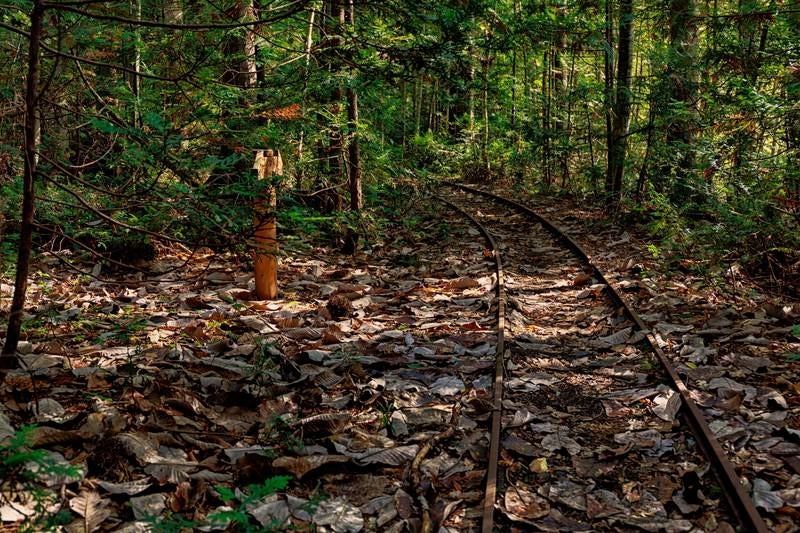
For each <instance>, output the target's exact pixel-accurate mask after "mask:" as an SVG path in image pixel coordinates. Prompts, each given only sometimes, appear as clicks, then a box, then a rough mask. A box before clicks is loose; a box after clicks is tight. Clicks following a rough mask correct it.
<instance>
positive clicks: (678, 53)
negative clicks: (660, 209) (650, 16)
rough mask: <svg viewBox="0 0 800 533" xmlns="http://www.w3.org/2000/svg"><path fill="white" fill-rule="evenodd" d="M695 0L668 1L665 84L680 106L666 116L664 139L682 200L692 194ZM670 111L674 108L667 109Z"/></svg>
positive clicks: (677, 195) (676, 195) (674, 192)
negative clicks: (670, 52)
mask: <svg viewBox="0 0 800 533" xmlns="http://www.w3.org/2000/svg"><path fill="white" fill-rule="evenodd" d="M695 10H696V9H695V0H671V2H670V46H671V47H672V49H673V50H674V54H673V56H672V60H671V61H670V63H669V65H668V66H667V73H666V74H667V84H668V88H669V94H670V99H671V100H672V102H673V105H675V104H677V105H679V106H680V108H681V110H680V111H679V112H678V113H677V114H675V116H672V117H669V118H670V124H669V126H668V127H667V136H666V142H667V146H669V147H670V149H671V153H672V156H671V157H672V158H673V159H672V161H671V162H670V164H669V168H668V169H667V171H666V173H667V175H670V174H674V176H675V178H676V183H675V188H674V189H673V190H672V198H673V200H674V201H675V202H685V201H686V200H688V199H689V197H690V196H691V195H692V194H693V187H692V185H691V183H690V180H691V174H692V169H693V167H694V162H695V149H694V136H695V118H694V114H695V113H694V93H695V88H694V85H695V83H696V80H695V77H696V75H695V69H696V66H695V56H696V52H697V50H696V49H697V19H696V17H695ZM665 112H669V113H670V114H673V113H674V111H667V110H665Z"/></svg>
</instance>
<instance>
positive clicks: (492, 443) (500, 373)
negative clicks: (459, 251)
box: [436, 196, 506, 532]
mask: <svg viewBox="0 0 800 533" xmlns="http://www.w3.org/2000/svg"><path fill="white" fill-rule="evenodd" d="M436 199H437V200H439V201H440V202H442V203H444V204H447V205H449V206H450V207H451V208H452V209H453V210H455V211H458V212H459V213H461V214H462V215H463V216H464V217H466V218H467V219H469V221H470V222H472V224H473V225H474V226H475V227H476V228H478V231H480V232H481V234H482V235H483V237H484V239H485V240H486V244H488V245H489V250H490V251H491V252H492V254H493V255H494V264H495V267H496V269H497V344H496V348H495V361H494V381H493V383H492V389H493V390H492V427H491V431H490V440H489V463H488V465H487V467H486V489H485V494H484V499H483V517H482V519H481V531H487V532H491V531H492V529H493V525H494V501H495V497H496V495H497V469H498V463H499V459H500V430H501V415H502V410H503V388H504V387H503V378H504V370H505V367H504V366H503V362H504V361H505V349H506V348H505V329H506V322H505V321H506V302H505V283H504V281H503V260H502V258H501V257H500V250H499V249H498V248H497V243H495V240H494V237H493V236H492V234H491V233H490V232H489V230H487V229H486V228H485V227H484V226H483V224H481V223H480V222H478V220H477V219H476V218H475V217H473V216H472V215H471V214H469V213H468V212H466V211H465V210H464V209H462V208H461V207H459V206H457V205H456V204H454V203H453V202H450V201H448V200H446V199H444V198H441V197H439V196H437V197H436Z"/></svg>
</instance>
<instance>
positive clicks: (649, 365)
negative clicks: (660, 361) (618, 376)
mask: <svg viewBox="0 0 800 533" xmlns="http://www.w3.org/2000/svg"><path fill="white" fill-rule="evenodd" d="M655 367H656V365H655V363H654V362H653V359H652V358H650V357H647V358H645V359H643V360H642V362H641V363H640V364H639V368H641V369H642V370H644V371H645V372H649V371H650V370H653V369H654V368H655Z"/></svg>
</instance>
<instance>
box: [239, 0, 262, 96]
mask: <svg viewBox="0 0 800 533" xmlns="http://www.w3.org/2000/svg"><path fill="white" fill-rule="evenodd" d="M256 18H257V17H256V8H255V5H254V4H253V0H247V1H246V2H245V3H244V5H243V6H242V16H241V19H242V20H245V21H247V20H256ZM243 51H244V58H243V59H242V62H241V64H240V65H239V76H240V80H241V86H242V87H247V88H252V87H256V86H257V85H258V65H256V32H255V30H254V28H252V27H247V28H245V33H244V47H243Z"/></svg>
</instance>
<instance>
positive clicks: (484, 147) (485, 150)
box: [481, 51, 491, 171]
mask: <svg viewBox="0 0 800 533" xmlns="http://www.w3.org/2000/svg"><path fill="white" fill-rule="evenodd" d="M490 64H491V58H490V57H489V52H488V51H487V53H486V57H485V58H484V59H483V137H482V142H481V158H482V159H483V167H484V168H485V169H486V170H487V171H489V170H490V169H491V164H490V163H489V65H490Z"/></svg>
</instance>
